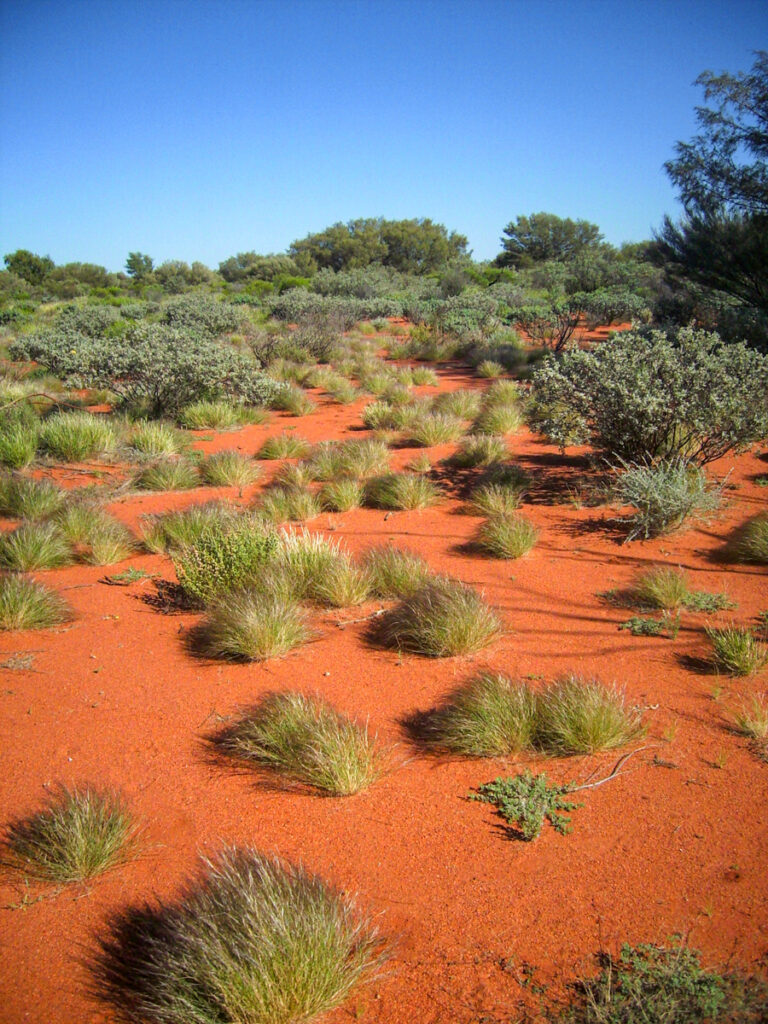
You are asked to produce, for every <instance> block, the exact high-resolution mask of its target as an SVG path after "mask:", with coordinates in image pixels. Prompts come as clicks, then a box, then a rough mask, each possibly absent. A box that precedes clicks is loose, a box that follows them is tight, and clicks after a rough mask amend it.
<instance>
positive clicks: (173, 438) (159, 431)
mask: <svg viewBox="0 0 768 1024" xmlns="http://www.w3.org/2000/svg"><path fill="white" fill-rule="evenodd" d="M187 446H188V441H187V437H186V436H185V434H184V433H183V432H182V431H181V430H176V428H175V427H174V426H173V425H172V424H170V423H164V422H162V421H158V420H141V421H140V422H139V423H137V424H136V426H135V427H133V429H132V430H131V432H130V433H129V435H128V447H129V448H130V449H131V450H132V452H134V453H136V454H138V455H139V456H143V457H146V458H149V459H154V458H158V457H159V456H164V455H179V454H181V452H183V451H184V450H185V448H187Z"/></svg>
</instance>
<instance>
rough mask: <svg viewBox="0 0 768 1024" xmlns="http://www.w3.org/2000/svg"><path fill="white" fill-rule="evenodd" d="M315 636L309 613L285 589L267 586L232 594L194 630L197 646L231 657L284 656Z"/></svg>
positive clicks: (207, 652) (211, 654)
mask: <svg viewBox="0 0 768 1024" xmlns="http://www.w3.org/2000/svg"><path fill="white" fill-rule="evenodd" d="M311 637H312V632H311V630H310V629H309V626H308V625H307V618H306V614H305V612H304V611H303V609H302V608H301V607H299V605H298V604H297V603H296V601H294V600H292V599H291V598H289V597H286V596H285V595H284V594H281V593H271V594H269V593H265V592H264V590H263V589H258V590H241V591H238V592H236V593H232V594H229V595H228V596H227V599H226V601H225V602H224V603H222V604H219V605H215V606H214V607H213V608H212V609H211V611H210V612H209V613H208V615H207V616H206V617H205V618H204V619H203V620H202V622H201V623H200V624H199V625H198V626H197V627H195V629H194V630H193V631H192V633H191V634H190V643H191V646H192V648H193V650H195V651H197V652H198V653H200V654H203V655H207V656H208V657H211V658H221V659H224V660H227V661H268V660H269V659H270V658H281V657H283V655H285V654H287V653H288V652H289V651H292V650H293V649H294V648H295V647H299V646H300V645H301V644H304V643H306V642H307V641H308V640H310V639H311Z"/></svg>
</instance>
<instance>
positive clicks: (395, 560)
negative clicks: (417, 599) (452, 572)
mask: <svg viewBox="0 0 768 1024" xmlns="http://www.w3.org/2000/svg"><path fill="white" fill-rule="evenodd" d="M362 562H363V568H364V570H365V572H366V574H367V576H368V580H369V586H370V589H371V593H372V594H373V595H374V596H375V597H381V598H384V600H388V599H392V598H404V597H411V596H413V594H415V593H416V591H417V590H419V589H420V588H421V587H423V586H424V585H425V583H426V582H427V580H428V579H429V576H430V568H429V565H428V564H427V562H425V561H424V559H423V558H422V557H421V556H420V555H417V554H415V553H414V552H413V551H408V550H407V549H405V548H397V547H394V545H391V544H385V545H382V546H380V547H375V548H369V549H368V551H366V552H365V554H364V555H363V559H362Z"/></svg>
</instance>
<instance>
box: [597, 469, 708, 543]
mask: <svg viewBox="0 0 768 1024" xmlns="http://www.w3.org/2000/svg"><path fill="white" fill-rule="evenodd" d="M615 494H616V499H617V501H618V503H619V504H621V505H633V506H634V507H635V509H636V510H637V511H636V512H635V513H634V515H632V516H630V517H629V519H627V520H626V523H627V525H628V526H629V533H628V535H627V540H634V539H635V538H637V537H642V538H643V539H644V540H647V539H648V538H650V537H657V536H659V535H662V534H666V533H671V532H672V531H674V530H678V529H680V527H682V526H683V524H684V523H686V522H689V521H691V520H701V519H709V518H711V517H712V516H713V515H714V513H715V512H716V511H717V509H718V508H719V507H720V504H721V501H722V487H720V486H717V485H715V484H712V483H710V482H709V481H708V480H707V478H706V477H705V475H704V473H703V472H702V470H701V469H699V468H698V467H697V466H693V465H691V464H690V463H688V462H686V461H685V460H681V459H678V460H674V461H671V462H659V463H656V464H651V463H647V464H637V465H627V466H624V467H623V470H622V471H621V472H620V474H619V476H618V479H617V481H616V484H615Z"/></svg>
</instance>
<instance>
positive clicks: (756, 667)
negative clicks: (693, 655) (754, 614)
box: [705, 626, 768, 676]
mask: <svg viewBox="0 0 768 1024" xmlns="http://www.w3.org/2000/svg"><path fill="white" fill-rule="evenodd" d="M705 633H706V634H707V638H708V639H709V641H710V643H711V644H712V663H713V665H714V666H715V668H716V669H717V670H718V671H721V672H727V673H728V674H729V675H731V676H751V675H755V674H756V673H758V672H759V671H760V670H761V669H762V668H764V667H765V665H766V664H768V647H767V646H766V645H765V644H764V643H761V642H760V641H759V640H758V639H757V637H756V636H755V634H754V633H753V632H752V630H751V629H745V628H743V627H741V626H728V627H726V628H724V629H712V628H711V627H707V628H706V629H705Z"/></svg>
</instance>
